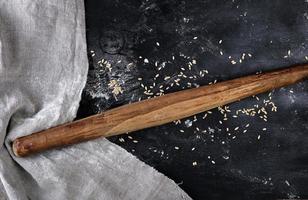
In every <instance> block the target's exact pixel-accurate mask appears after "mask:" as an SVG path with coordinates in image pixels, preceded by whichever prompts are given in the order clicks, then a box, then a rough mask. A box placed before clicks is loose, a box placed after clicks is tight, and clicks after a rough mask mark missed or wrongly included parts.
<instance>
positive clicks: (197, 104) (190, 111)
mask: <svg viewBox="0 0 308 200" xmlns="http://www.w3.org/2000/svg"><path fill="white" fill-rule="evenodd" d="M306 77H308V64H306V65H300V66H295V67H292V68H287V69H282V70H278V71H273V72H268V73H264V74H257V75H251V76H247V77H243V78H237V79H234V80H230V81H225V82H221V83H217V84H213V85H207V86H202V87H199V88H194V89H187V90H184V91H180V92H175V93H171V94H166V95H164V96H161V97H156V98H151V99H148V100H144V101H140V102H136V103H132V104H128V105H124V106H121V107H118V108H115V109H111V110H108V111H106V112H103V113H101V114H97V115H93V116H91V117H88V118H85V119H81V120H78V121H74V122H71V123H67V124H64V125H61V126H58V127H55V128H51V129H48V130H44V131H41V132H38V133H34V134H32V135H28V136H24V137H21V138H17V139H16V140H14V142H13V151H14V153H15V155H16V156H27V155H30V154H33V153H38V152H41V151H44V150H47V149H51V148H55V147H62V146H67V145H71V144H76V143H80V142H84V141H87V140H92V139H95V138H98V137H102V136H103V137H109V136H113V135H118V134H121V133H126V132H131V131H136V130H140V129H144V128H149V127H153V126H158V125H162V124H165V123H168V122H172V121H174V120H177V119H182V118H185V117H189V116H191V115H194V114H197V113H201V112H204V111H207V110H210V109H212V108H215V107H218V106H223V105H225V104H229V103H231V102H234V101H237V100H240V99H243V98H246V97H249V96H252V95H256V94H259V93H263V92H266V91H269V90H272V89H274V88H278V87H282V86H286V85H289V84H293V83H296V82H298V81H300V80H302V79H304V78H306Z"/></svg>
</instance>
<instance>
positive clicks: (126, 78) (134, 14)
mask: <svg viewBox="0 0 308 200" xmlns="http://www.w3.org/2000/svg"><path fill="white" fill-rule="evenodd" d="M86 20H87V40H88V50H89V58H90V72H89V80H88V84H87V87H86V89H85V92H84V95H83V100H82V104H81V108H80V111H79V117H84V116H88V115H91V114H94V113H97V112H100V111H103V110H106V109H110V108H112V107H116V106H120V105H123V104H127V103H130V102H132V101H137V100H138V99H139V98H142V99H145V98H147V97H148V96H147V95H145V94H144V89H143V88H142V87H141V84H143V85H145V86H148V87H149V86H150V85H153V83H154V82H155V86H154V87H153V89H151V91H154V93H156V92H158V91H159V89H160V88H159V86H161V85H162V86H161V87H162V88H164V92H165V93H169V92H172V91H178V90H182V89H187V88H189V87H196V86H198V85H205V84H208V83H209V82H212V81H214V80H217V81H222V80H227V79H231V78H234V77H239V76H244V75H249V74H253V73H255V72H258V71H267V70H272V69H277V68H283V67H286V66H289V65H293V64H297V63H305V62H307V58H306V59H305V56H307V55H308V49H307V45H308V3H307V2H305V1H304V0H298V1H294V0H293V1H291V0H290V1H287V0H283V1H282V0H280V1H278V0H276V1H251V0H246V1H235V0H234V1H231V0H230V1H216V0H207V1H206V0H204V1H196V0H191V1H188V0H183V1H176V0H161V1H154V0H148V1H133V0H126V1H115V0H109V1H108V0H105V1H86ZM220 40H222V42H221V43H220V42H219V41H220ZM157 42H158V43H159V45H157V44H156V43H157ZM93 51H94V53H93ZM220 51H221V52H222V53H223V55H221V54H220ZM243 53H245V55H246V57H245V58H244V59H243V60H242V63H239V59H240V58H241V57H242V56H243ZM248 53H249V54H251V55H252V56H251V57H249V56H248ZM94 54H95V55H94ZM183 55H185V56H183ZM140 56H141V57H140ZM173 56H174V58H173ZM229 56H231V57H232V58H231V59H229V58H228V57H229ZM102 58H104V59H105V60H107V61H108V62H109V63H110V64H111V66H112V69H111V70H108V69H106V68H105V67H104V66H105V65H103V66H99V65H98V64H97V63H98V61H99V60H100V59H102ZM145 58H146V59H148V61H149V63H146V62H144V59H145ZM193 60H196V64H195V65H193V66H192V69H191V70H188V68H187V63H188V62H192V61H193ZM231 60H235V61H236V62H237V63H236V64H234V65H233V64H231ZM155 62H157V63H158V64H157V66H158V67H156V66H155ZM163 62H166V64H165V67H164V68H163V69H162V70H158V68H159V66H162V65H161V64H162V63H163ZM130 63H132V64H130ZM183 67H184V68H185V71H183V72H184V73H185V74H186V75H187V76H192V78H191V79H189V78H186V79H185V78H183V77H180V78H181V81H180V82H179V86H177V85H175V84H174V85H173V86H172V87H171V86H170V83H171V82H172V81H174V80H175V79H176V78H177V77H178V74H179V73H180V72H181V68H183ZM200 70H201V71H202V70H208V71H209V74H205V76H204V77H201V76H200ZM157 73H159V74H160V77H158V78H157V79H156V80H154V79H153V77H155V75H156V74H157ZM164 76H170V77H171V78H170V79H168V80H166V81H165V80H164ZM139 77H142V80H138V78H139ZM111 80H117V82H118V84H119V85H120V87H121V88H122V90H123V93H122V94H121V93H120V94H119V95H116V96H114V95H113V94H112V90H111V89H110V88H108V83H109V82H110V81H111ZM188 82H190V83H191V84H192V85H191V86H190V85H189V84H187V83H188ZM168 86H169V87H170V89H168V90H167V87H168ZM258 97H259V99H260V100H259V101H258V100H257V99H256V98H249V99H245V100H243V101H240V102H236V103H233V104H231V105H229V106H230V110H231V112H230V113H227V118H228V120H223V118H224V116H223V115H222V114H221V113H220V112H219V111H218V110H217V109H214V110H213V111H212V114H208V117H207V118H205V119H202V117H203V116H204V114H200V115H197V116H196V117H195V118H194V117H191V118H188V119H185V120H187V121H186V123H184V122H185V120H182V123H181V124H177V125H176V124H174V123H171V124H168V125H165V126H160V127H156V128H151V129H147V130H143V131H138V132H135V133H132V134H130V136H131V137H132V138H128V135H124V136H119V137H113V138H110V140H111V141H113V142H115V143H117V144H119V145H121V146H122V147H123V148H125V149H127V150H128V151H130V152H132V153H133V154H134V155H136V156H137V157H138V158H139V159H141V160H142V161H144V162H146V163H147V164H149V165H151V166H153V167H155V168H156V169H158V170H159V171H160V172H162V173H164V174H165V175H167V176H168V177H170V178H171V179H173V180H175V182H177V183H179V185H180V187H182V188H183V189H184V190H185V191H186V192H187V193H188V194H189V195H190V196H191V197H192V198H194V199H277V198H299V197H300V198H308V100H307V99H308V82H307V81H305V82H301V83H299V84H296V85H292V86H289V87H286V88H282V89H279V90H276V91H273V92H272V93H271V94H269V93H267V94H262V95H258ZM270 98H272V99H270ZM264 100H269V101H272V102H274V103H275V105H276V106H277V107H278V108H277V112H272V111H271V109H272V105H268V103H267V102H266V101H265V102H264ZM256 105H258V106H259V108H260V107H265V109H266V111H267V113H268V114H267V121H264V120H263V119H261V118H260V117H259V115H256V116H254V117H253V116H247V115H244V114H241V113H238V117H237V118H233V117H232V116H233V115H235V114H236V110H239V109H242V108H252V107H254V106H256ZM194 119H197V120H195V121H194ZM219 121H222V123H220V122H219ZM191 122H192V126H190V123H191ZM247 124H249V127H246V125H247ZM189 126H190V127H189ZM236 127H239V128H238V130H234V129H237V128H236ZM227 128H228V129H229V131H227ZM264 128H266V130H263V129H264ZM180 130H184V132H181V131H180ZM205 130H206V132H205ZM244 130H247V131H246V132H245V131H244ZM234 136H235V137H234ZM258 137H260V139H258ZM119 139H120V140H119ZM123 140H124V142H123ZM134 140H135V141H134ZM120 141H122V142H120ZM137 141H138V142H137ZM193 162H196V164H197V165H195V166H193V164H192V163H193Z"/></svg>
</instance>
